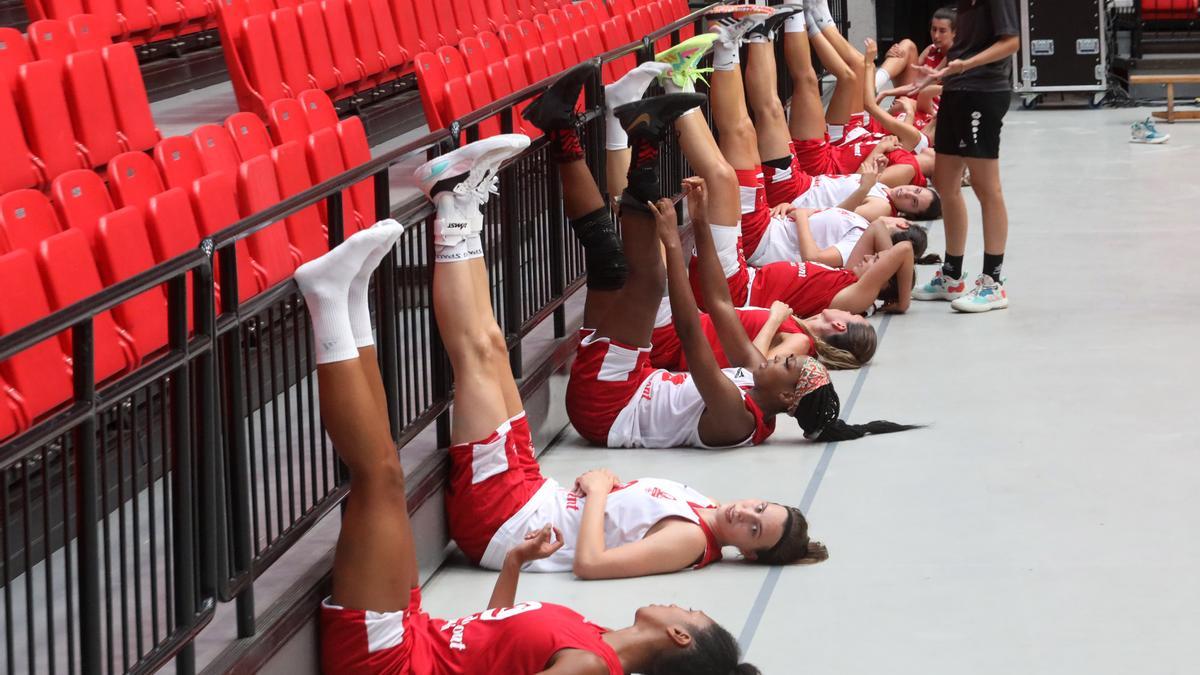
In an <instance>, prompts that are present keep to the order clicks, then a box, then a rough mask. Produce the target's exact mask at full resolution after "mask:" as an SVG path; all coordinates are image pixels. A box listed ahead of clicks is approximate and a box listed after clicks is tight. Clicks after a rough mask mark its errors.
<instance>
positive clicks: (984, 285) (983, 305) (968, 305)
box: [950, 274, 1008, 313]
mask: <svg viewBox="0 0 1200 675" xmlns="http://www.w3.org/2000/svg"><path fill="white" fill-rule="evenodd" d="M950 306H951V307H953V308H954V309H955V310H957V311H959V312H970V313H977V312H990V311H992V310H993V309H1007V308H1008V291H1005V290H1004V281H1003V280H995V279H992V278H991V277H990V276H988V275H986V274H980V275H979V278H978V279H976V280H975V289H974V290H972V291H971V292H970V293H967V294H966V295H964V296H962V297H961V298H958V299H957V300H955V301H954V302H952V303H950Z"/></svg>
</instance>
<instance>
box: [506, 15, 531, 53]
mask: <svg viewBox="0 0 1200 675" xmlns="http://www.w3.org/2000/svg"><path fill="white" fill-rule="evenodd" d="M500 44H502V45H504V53H505V54H506V55H507V56H514V55H516V56H520V55H523V54H524V53H525V50H526V49H527V47H526V46H525V36H524V35H522V34H521V30H520V29H519V28H517V27H516V26H515V25H514V24H511V23H506V24H504V25H503V26H501V27H500Z"/></svg>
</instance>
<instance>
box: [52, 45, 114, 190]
mask: <svg viewBox="0 0 1200 675" xmlns="http://www.w3.org/2000/svg"><path fill="white" fill-rule="evenodd" d="M64 85H65V88H64V90H65V92H66V95H67V104H68V105H69V107H70V110H71V120H72V122H73V124H74V127H75V132H76V134H77V135H78V137H79V141H80V142H81V143H83V144H84V145H85V146H87V149H88V158H89V159H91V161H92V164H93V165H95V166H100V165H103V164H104V163H105V162H107V161H109V160H110V159H112V158H113V157H114V156H116V155H117V154H119V153H120V152H121V151H123V150H124V149H125V146H124V144H123V143H122V141H123V137H122V134H121V133H120V131H119V128H118V126H117V115H116V112H115V108H114V106H113V101H112V96H111V95H110V93H109V87H108V75H107V74H106V72H105V70H104V59H103V57H101V56H100V52H98V51H96V50H94V49H93V50H89V51H85V52H75V53H74V54H70V55H68V56H67V58H66V79H65V82H64Z"/></svg>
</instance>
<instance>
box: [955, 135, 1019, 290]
mask: <svg viewBox="0 0 1200 675" xmlns="http://www.w3.org/2000/svg"><path fill="white" fill-rule="evenodd" d="M966 165H967V168H968V169H969V170H970V171H971V189H972V190H973V191H974V192H975V196H976V197H978V198H979V205H980V207H982V209H983V250H984V252H985V253H991V254H996V255H998V254H1001V253H1004V247H1005V244H1006V243H1007V241H1008V209H1007V208H1006V207H1005V205H1004V191H1003V190H1002V189H1001V187H1000V162H999V160H995V159H974V158H967V159H966ZM944 200H945V197H943V201H944ZM986 271H987V270H985V272H986Z"/></svg>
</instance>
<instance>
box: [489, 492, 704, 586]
mask: <svg viewBox="0 0 1200 675" xmlns="http://www.w3.org/2000/svg"><path fill="white" fill-rule="evenodd" d="M546 482H547V483H553V485H550V486H548V487H547V486H543V487H542V489H541V490H539V491H538V494H536V495H534V498H533V499H531V500H530V501H529V503H528V504H526V507H525V508H523V509H521V510H520V511H518V512H517V513H516V514H514V515H513V517H512V518H509V519H508V521H507V522H505V523H504V525H502V526H501V527H500V529H499V530H497V531H496V534H495V536H493V537H492V541H491V543H489V544H488V548H487V551H486V552H485V553H484V555H483V560H482V561H481V564H482V565H483V566H484V567H487V568H490V569H500V567H501V566H502V565H503V563H504V555H505V554H506V553H507V552H508V550H509V549H510V548H512V547H513V546H514V545H516V544H517V543H519V542H521V541H523V540H524V538H525V533H527V532H531V531H533V530H537V529H539V528H541V527H544V526H545V525H546V524H547V523H549V524H550V525H552V526H554V527H556V528H558V531H559V532H561V533H562V536H563V547H562V548H560V549H559V550H557V551H555V553H554V555H552V556H550V557H549V558H546V559H544V560H535V561H533V562H531V563H528V564H526V565H525V567H524V568H523V569H525V570H527V571H531V572H569V571H571V568H572V566H573V564H574V562H575V549H576V545H577V542H578V541H579V527H580V524H581V523H582V521H583V507H584V505H585V504H587V497H581V496H579V495H577V494H575V493H574V492H572V491H570V490H568V489H566V488H564V487H562V486H561V485H559V484H558V483H557V482H555V481H553V480H547V481H546ZM716 506H717V503H716V502H714V501H713V500H711V499H709V498H708V497H706V496H704V495H702V494H700V493H699V492H697V491H696V490H693V489H692V488H690V487H688V486H686V485H684V484H682V483H676V482H675V481H672V480H666V479H663V478H639V479H638V480H634V481H631V482H629V483H625V484H624V485H620V486H617V487H616V488H614V489H613V491H612V492H610V493H609V495H608V500H607V501H606V502H605V505H604V547H605V548H606V549H610V548H617V547H618V546H623V545H625V544H631V543H633V542H635V541H640V540H642V539H644V538H645V537H646V533H647V532H649V531H650V528H652V527H654V526H655V525H657V524H658V523H659V522H661V521H663V520H665V519H667V518H679V519H682V520H686V521H688V522H690V523H695V524H696V525H697V526H698V527H700V528H701V529H702V530H703V531H704V535H705V538H706V540H707V541H708V545H707V546H706V547H705V549H704V554H703V555H702V556H701V557H700V558H699V559H698V560H697V561H696V564H695V567H697V568H699V567H704V566H705V565H708V564H709V563H712V562H713V561H716V560H720V559H721V547H720V546H718V545H717V541H716V538H715V537H714V536H713V534H712V533H711V532H709V531H708V529H707V526H705V525H704V523H703V522H702V521H701V520H700V516H699V515H698V511H699V510H701V509H708V508H715V507H716Z"/></svg>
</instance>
